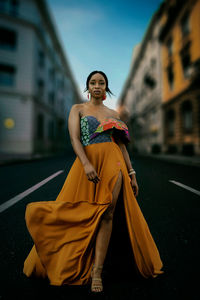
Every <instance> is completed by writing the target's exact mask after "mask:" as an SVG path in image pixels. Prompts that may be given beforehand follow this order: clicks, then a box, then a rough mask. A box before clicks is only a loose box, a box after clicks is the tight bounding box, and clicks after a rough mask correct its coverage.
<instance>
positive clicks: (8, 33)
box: [0, 27, 17, 50]
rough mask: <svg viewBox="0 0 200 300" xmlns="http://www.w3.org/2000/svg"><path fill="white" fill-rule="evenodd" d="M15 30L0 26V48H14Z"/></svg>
mask: <svg viewBox="0 0 200 300" xmlns="http://www.w3.org/2000/svg"><path fill="white" fill-rule="evenodd" d="M16 44H17V38H16V32H15V31H14V30H10V29H7V28H4V27H0V48H2V49H7V50H14V49H16Z"/></svg>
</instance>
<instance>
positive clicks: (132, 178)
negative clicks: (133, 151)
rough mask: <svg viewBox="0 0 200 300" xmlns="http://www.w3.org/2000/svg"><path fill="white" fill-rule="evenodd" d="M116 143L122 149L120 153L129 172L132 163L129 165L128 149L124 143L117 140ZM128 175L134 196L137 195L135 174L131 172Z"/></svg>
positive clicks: (137, 188)
mask: <svg viewBox="0 0 200 300" xmlns="http://www.w3.org/2000/svg"><path fill="white" fill-rule="evenodd" d="M117 144H118V146H119V147H120V149H121V151H122V154H123V156H124V160H125V163H126V167H127V170H128V172H129V170H130V169H132V165H131V161H130V157H129V154H128V151H127V149H126V146H125V144H123V143H122V142H120V141H117ZM129 176H130V177H131V185H132V188H133V191H134V194H135V197H137V196H138V191H139V187H138V184H137V180H136V176H135V174H131V175H129Z"/></svg>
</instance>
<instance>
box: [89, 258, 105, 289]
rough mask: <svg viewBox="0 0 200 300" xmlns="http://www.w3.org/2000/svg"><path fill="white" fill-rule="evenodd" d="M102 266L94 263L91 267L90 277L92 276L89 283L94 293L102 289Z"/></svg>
mask: <svg viewBox="0 0 200 300" xmlns="http://www.w3.org/2000/svg"><path fill="white" fill-rule="evenodd" d="M102 269H103V266H95V264H94V265H93V267H92V272H91V278H92V284H91V291H92V292H95V293H99V292H102V291H103V285H102V279H101V272H102Z"/></svg>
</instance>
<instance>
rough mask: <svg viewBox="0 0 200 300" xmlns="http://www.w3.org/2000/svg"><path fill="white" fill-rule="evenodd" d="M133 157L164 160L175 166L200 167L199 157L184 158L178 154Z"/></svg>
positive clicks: (184, 156) (136, 155) (135, 155)
mask: <svg viewBox="0 0 200 300" xmlns="http://www.w3.org/2000/svg"><path fill="white" fill-rule="evenodd" d="M134 157H149V158H155V159H160V160H165V161H168V162H172V163H175V164H181V165H185V166H195V167H200V156H199V155H198V156H197V155H193V156H186V155H180V154H138V153H136V154H134Z"/></svg>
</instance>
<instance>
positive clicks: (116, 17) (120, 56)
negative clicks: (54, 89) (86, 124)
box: [47, 0, 162, 109]
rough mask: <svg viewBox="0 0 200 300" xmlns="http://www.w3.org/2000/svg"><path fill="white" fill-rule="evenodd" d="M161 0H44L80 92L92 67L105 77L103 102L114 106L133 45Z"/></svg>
mask: <svg viewBox="0 0 200 300" xmlns="http://www.w3.org/2000/svg"><path fill="white" fill-rule="evenodd" d="M161 2H162V1H161V0H98V1H97V0H47V3H48V4H49V8H50V11H51V14H52V15H53V19H54V23H56V25H57V26H56V27H57V31H58V33H59V38H60V40H61V43H62V45H63V47H64V50H65V52H66V57H67V59H68V62H69V65H70V68H71V71H72V75H73V77H74V80H75V82H76V83H77V86H78V89H79V92H80V94H81V95H82V97H83V98H84V99H86V97H87V93H86V92H85V93H84V92H83V90H84V89H85V83H86V79H87V76H88V75H89V73H90V72H92V71H94V70H101V71H103V72H104V73H105V74H106V75H107V77H108V83H109V88H110V90H111V91H112V93H113V94H114V95H115V96H113V95H112V97H111V98H110V97H109V95H107V99H106V100H105V102H104V103H105V105H107V106H108V107H110V108H114V109H115V108H116V102H117V99H118V98H119V96H120V93H121V91H122V88H123V85H124V82H125V80H126V78H127V75H128V73H129V69H130V63H131V57H132V52H133V48H134V46H135V45H136V44H138V43H140V42H141V40H142V38H143V35H144V33H145V31H146V29H147V26H148V24H149V22H150V20H151V17H152V14H153V13H154V12H155V11H156V10H157V9H158V8H159V6H160V4H161Z"/></svg>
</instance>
